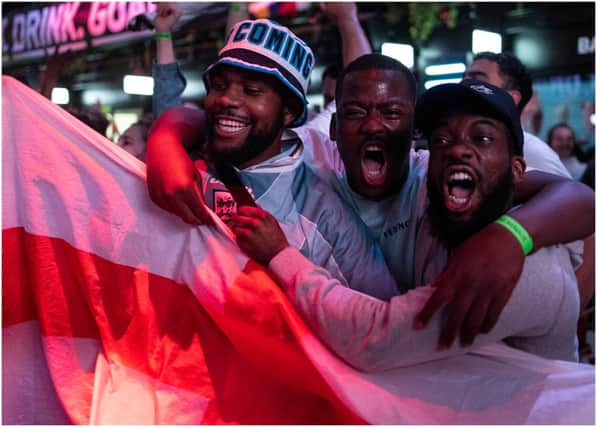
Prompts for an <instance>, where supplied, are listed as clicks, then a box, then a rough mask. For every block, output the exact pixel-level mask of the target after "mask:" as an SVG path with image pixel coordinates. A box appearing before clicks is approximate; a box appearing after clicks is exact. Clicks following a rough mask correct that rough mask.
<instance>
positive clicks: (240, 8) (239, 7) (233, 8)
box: [228, 3, 249, 12]
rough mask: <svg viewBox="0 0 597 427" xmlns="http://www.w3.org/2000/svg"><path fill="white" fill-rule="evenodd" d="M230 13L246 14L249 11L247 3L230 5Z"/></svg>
mask: <svg viewBox="0 0 597 427" xmlns="http://www.w3.org/2000/svg"><path fill="white" fill-rule="evenodd" d="M228 10H230V12H246V11H247V10H249V9H248V7H247V4H246V3H230V6H229V9H228Z"/></svg>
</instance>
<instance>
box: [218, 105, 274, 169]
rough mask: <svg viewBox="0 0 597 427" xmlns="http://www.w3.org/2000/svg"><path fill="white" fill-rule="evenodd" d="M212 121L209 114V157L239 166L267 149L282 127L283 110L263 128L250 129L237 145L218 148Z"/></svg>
mask: <svg viewBox="0 0 597 427" xmlns="http://www.w3.org/2000/svg"><path fill="white" fill-rule="evenodd" d="M214 126H215V124H214V121H213V119H211V116H209V118H208V129H209V139H208V143H207V152H208V155H209V157H210V158H211V159H213V160H215V161H218V162H224V163H228V164H233V165H234V166H240V165H242V164H244V163H246V162H248V161H249V160H252V159H254V158H255V157H257V156H259V155H260V154H261V153H263V152H264V151H265V150H267V149H268V148H269V147H270V146H271V145H272V144H273V143H274V142H275V140H276V138H277V137H278V135H279V133H280V131H281V129H282V128H283V127H284V112H283V111H282V110H280V113H279V114H278V116H277V117H276V119H275V121H274V122H273V123H272V124H271V126H269V128H267V129H265V130H255V129H251V133H250V134H249V136H248V137H247V139H246V140H245V142H244V143H243V144H242V145H240V146H237V147H223V148H221V149H218V148H216V147H215V144H214V143H213V141H214V131H213V129H214Z"/></svg>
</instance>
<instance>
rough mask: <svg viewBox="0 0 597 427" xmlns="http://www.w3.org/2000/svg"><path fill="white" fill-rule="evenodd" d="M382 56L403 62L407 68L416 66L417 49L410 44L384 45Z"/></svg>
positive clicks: (382, 46)
mask: <svg viewBox="0 0 597 427" xmlns="http://www.w3.org/2000/svg"><path fill="white" fill-rule="evenodd" d="M381 54H382V55H385V56H389V57H390V58H394V59H395V60H397V61H400V62H402V63H403V64H404V65H405V66H406V67H407V68H412V67H413V66H414V65H415V49H414V48H413V47H412V46H411V45H409V44H401V43H383V44H382V45H381Z"/></svg>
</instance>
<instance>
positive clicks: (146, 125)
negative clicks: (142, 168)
mask: <svg viewBox="0 0 597 427" xmlns="http://www.w3.org/2000/svg"><path fill="white" fill-rule="evenodd" d="M150 128H151V122H150V121H149V120H147V119H145V118H144V119H141V120H139V121H138V122H137V123H134V124H132V125H131V126H129V128H128V129H127V130H126V131H124V133H123V134H122V135H120V138H118V142H117V143H116V145H118V146H119V147H121V148H122V149H123V150H125V151H128V152H129V153H131V154H132V155H133V156H135V157H136V158H138V159H139V160H141V161H142V162H144V161H145V148H146V146H147V137H148V135H149V129H150Z"/></svg>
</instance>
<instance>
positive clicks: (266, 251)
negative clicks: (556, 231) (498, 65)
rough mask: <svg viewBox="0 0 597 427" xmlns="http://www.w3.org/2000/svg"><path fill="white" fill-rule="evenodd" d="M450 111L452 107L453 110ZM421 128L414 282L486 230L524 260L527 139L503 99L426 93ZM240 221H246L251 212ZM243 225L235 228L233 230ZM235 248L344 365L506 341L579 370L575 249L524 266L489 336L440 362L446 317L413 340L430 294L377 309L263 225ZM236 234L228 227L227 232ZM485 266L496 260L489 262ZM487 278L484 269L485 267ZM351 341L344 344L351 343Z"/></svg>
mask: <svg viewBox="0 0 597 427" xmlns="http://www.w3.org/2000/svg"><path fill="white" fill-rule="evenodd" d="M455 100H456V102H455ZM415 114H417V115H418V116H417V117H421V119H418V120H417V124H418V126H419V128H420V129H421V130H422V131H423V132H424V133H425V135H426V136H427V137H428V138H429V141H430V151H431V153H430V160H429V173H428V181H427V188H428V191H429V198H430V204H429V208H428V218H425V220H426V221H428V224H427V225H426V226H424V227H423V228H421V229H420V231H422V232H424V233H425V235H424V236H419V239H418V240H421V239H426V242H422V241H417V251H419V248H423V247H425V248H426V250H423V251H422V253H423V254H424V256H422V257H418V259H417V261H418V265H417V266H416V269H417V271H418V273H419V274H422V275H428V276H429V277H430V278H433V277H435V276H436V275H437V274H438V273H439V272H440V271H441V270H442V268H443V266H444V264H445V262H446V259H447V257H448V253H449V250H450V249H451V248H453V247H454V245H457V244H458V243H459V242H460V241H462V240H464V239H466V238H467V237H468V236H470V235H471V234H472V233H475V232H476V231H478V230H479V229H480V228H481V227H483V226H486V225H487V224H490V223H492V222H495V223H497V226H498V227H503V228H504V229H506V230H508V232H509V233H510V235H511V236H512V238H513V239H515V241H517V243H518V244H519V246H520V248H521V250H522V251H523V252H524V253H526V254H529V253H530V251H531V250H532V249H533V248H532V244H533V242H532V239H531V238H530V236H529V234H528V233H527V232H526V231H525V230H524V228H523V227H522V226H521V225H520V224H519V223H518V222H517V221H516V220H515V219H514V218H513V217H512V216H510V215H509V214H510V213H511V207H512V197H513V191H514V184H515V183H516V182H519V181H520V180H521V179H522V176H523V174H524V169H525V163H524V160H523V159H522V144H523V138H522V130H521V127H520V119H519V115H518V112H517V111H516V108H515V106H514V103H513V102H512V99H511V98H510V96H509V95H508V94H507V93H506V92H504V91H503V90H501V89H499V88H497V87H494V86H491V85H489V84H486V83H483V82H479V81H474V80H467V81H464V82H462V83H458V84H448V85H440V86H437V87H435V88H432V89H430V90H429V91H428V92H426V93H425V94H423V96H422V97H421V99H420V100H419V102H418V104H417V108H416V113H415ZM241 214H243V215H246V216H247V217H251V214H252V212H250V211H247V212H245V208H244V207H243V208H241ZM236 221H239V219H238V218H233V219H232V222H233V223H234V222H236ZM251 228H252V232H251V233H246V234H244V235H243V238H242V240H241V241H240V244H241V248H243V250H244V251H245V252H247V253H248V254H249V255H250V256H252V257H257V258H258V259H259V260H260V261H261V262H263V263H264V264H266V265H268V266H269V269H270V270H271V271H272V273H273V274H274V277H276V278H277V279H278V283H279V284H280V285H281V287H282V288H283V289H284V290H285V291H286V292H287V294H288V296H289V298H290V300H291V301H292V302H293V304H294V305H295V306H296V307H297V309H298V311H299V312H300V313H301V315H302V316H303V317H304V318H305V320H306V321H307V322H308V323H309V324H310V326H311V327H312V329H313V330H314V332H315V333H316V334H318V336H319V337H320V338H321V339H322V340H323V341H324V342H325V343H326V344H328V345H329V346H330V347H331V348H332V349H333V350H334V351H335V352H336V353H337V354H339V355H340V356H341V357H342V358H344V359H345V360H346V361H348V362H349V363H350V364H351V365H353V366H355V367H357V368H359V369H364V370H383V369H390V368H395V367H399V366H404V365H408V364H413V363H421V362H424V361H428V360H433V359H438V358H443V357H448V356H451V355H455V354H458V353H464V352H467V351H470V350H471V349H474V348H478V347H479V346H482V345H484V344H489V343H493V342H497V341H500V340H503V339H507V341H508V343H509V344H513V345H514V346H515V347H517V348H521V349H523V350H526V351H529V352H531V353H535V354H538V355H541V356H543V357H548V358H553V359H565V360H578V355H577V352H576V321H577V318H578V312H579V306H578V301H579V296H578V289H577V286H576V281H575V277H574V268H573V261H574V262H576V261H578V260H577V259H576V257H575V256H574V249H573V248H572V247H564V246H559V245H558V246H548V247H544V248H541V249H539V250H537V251H536V252H534V253H533V254H532V255H530V256H528V257H526V259H525V263H524V268H523V272H522V275H521V277H520V279H519V280H518V284H517V286H516V288H515V289H514V292H513V294H512V297H511V298H510V299H509V301H508V303H507V304H506V306H505V308H504V310H503V312H502V315H501V316H500V317H499V320H498V322H497V324H496V326H495V328H493V329H492V330H491V331H490V332H489V333H487V334H481V335H479V336H478V337H477V338H476V339H475V340H474V342H471V343H469V344H472V345H473V347H470V348H468V349H467V348H464V346H463V344H466V343H462V342H456V343H453V342H450V343H449V344H448V345H446V346H445V347H444V348H443V350H444V351H438V349H437V342H438V338H439V336H440V332H441V328H442V321H443V320H444V319H445V315H446V314H447V313H446V312H447V311H448V309H446V308H444V309H442V310H441V312H440V313H439V314H437V315H435V316H433V317H432V319H431V322H430V324H429V325H428V327H427V328H425V329H422V330H419V331H413V330H412V329H411V328H412V325H413V323H415V318H416V314H417V312H418V311H419V310H420V309H421V307H423V305H424V304H425V302H426V300H427V299H428V298H429V296H430V294H431V293H432V288H431V286H422V287H418V288H416V289H414V290H411V291H409V292H408V293H406V294H404V295H400V296H396V297H393V298H392V299H391V300H390V301H389V302H385V301H379V300H375V299H372V298H369V297H368V296H365V295H362V294H360V293H357V292H354V291H352V290H350V289H347V288H345V287H343V286H338V285H339V284H338V282H337V281H336V280H335V279H333V278H332V277H330V276H329V274H327V272H325V271H323V270H322V269H321V268H319V267H317V266H315V265H313V264H312V263H311V262H309V261H308V260H306V259H305V258H304V257H302V256H301V255H300V254H298V253H297V251H296V249H294V248H292V247H290V246H289V245H288V244H287V243H284V235H283V233H282V232H281V230H280V229H279V228H278V227H277V224H276V222H275V220H273V218H271V217H269V218H267V219H265V220H263V221H262V220H261V219H259V221H256V222H255V223H254V224H252V225H251ZM233 230H234V227H233ZM487 262H488V265H490V263H491V260H487ZM489 268H491V267H489ZM346 337H351V338H350V339H346Z"/></svg>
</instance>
